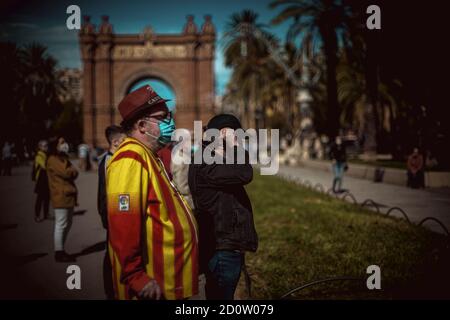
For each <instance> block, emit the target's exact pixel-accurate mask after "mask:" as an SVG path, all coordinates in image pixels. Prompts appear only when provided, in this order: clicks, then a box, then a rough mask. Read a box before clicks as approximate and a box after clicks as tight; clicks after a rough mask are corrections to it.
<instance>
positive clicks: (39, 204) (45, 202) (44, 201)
mask: <svg viewBox="0 0 450 320" xmlns="http://www.w3.org/2000/svg"><path fill="white" fill-rule="evenodd" d="M49 202H50V195H49V193H48V192H38V193H37V198H36V203H35V204H34V216H35V217H39V216H40V214H41V209H43V213H44V218H47V217H48V208H49Z"/></svg>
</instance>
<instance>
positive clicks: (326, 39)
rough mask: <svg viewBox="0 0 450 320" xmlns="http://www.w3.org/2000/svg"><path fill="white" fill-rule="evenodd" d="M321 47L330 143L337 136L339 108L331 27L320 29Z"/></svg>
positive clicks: (335, 42) (335, 46)
mask: <svg viewBox="0 0 450 320" xmlns="http://www.w3.org/2000/svg"><path fill="white" fill-rule="evenodd" d="M321 34H322V39H323V43H324V44H323V47H324V53H325V60H326V61H325V63H326V68H327V70H326V74H327V79H326V81H327V83H326V84H327V102H328V109H327V123H328V130H327V131H328V135H329V137H330V139H331V141H333V140H334V138H335V137H336V136H337V135H338V134H339V129H340V114H341V112H340V107H339V101H338V96H337V81H336V66H337V38H336V32H335V30H334V29H333V28H332V27H331V26H325V27H324V28H322V29H321Z"/></svg>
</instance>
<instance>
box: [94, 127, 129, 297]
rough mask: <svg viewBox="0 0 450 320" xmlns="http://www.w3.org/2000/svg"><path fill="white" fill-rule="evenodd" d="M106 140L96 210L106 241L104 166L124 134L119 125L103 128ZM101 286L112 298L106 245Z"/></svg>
mask: <svg viewBox="0 0 450 320" xmlns="http://www.w3.org/2000/svg"><path fill="white" fill-rule="evenodd" d="M105 136H106V140H107V141H108V145H109V147H108V151H107V152H105V153H104V154H103V155H102V156H101V157H100V162H99V165H98V192H97V210H98V213H99V215H100V218H101V220H102V225H103V228H105V229H106V241H108V207H107V196H106V166H107V164H108V162H109V160H110V159H111V157H112V155H113V154H114V152H116V150H117V148H118V147H119V145H120V144H121V143H122V142H123V140H124V139H125V137H126V135H125V133H124V131H123V129H122V128H121V127H119V126H115V125H112V126H109V127H107V128H106V130H105ZM103 287H104V289H105V294H106V298H107V299H108V300H112V299H114V287H113V283H112V266H111V260H110V259H109V252H108V247H106V253H105V257H104V259H103Z"/></svg>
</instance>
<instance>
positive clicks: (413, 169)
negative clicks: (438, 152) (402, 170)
mask: <svg viewBox="0 0 450 320" xmlns="http://www.w3.org/2000/svg"><path fill="white" fill-rule="evenodd" d="M406 167H407V170H408V171H407V175H408V182H407V186H408V187H411V188H425V178H424V172H423V171H424V170H423V169H424V163H423V156H422V155H421V154H420V153H419V149H418V148H414V149H413V153H412V154H411V155H409V157H408V162H407V163H406Z"/></svg>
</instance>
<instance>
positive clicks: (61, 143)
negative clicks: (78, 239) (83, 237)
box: [47, 137, 78, 262]
mask: <svg viewBox="0 0 450 320" xmlns="http://www.w3.org/2000/svg"><path fill="white" fill-rule="evenodd" d="M68 154H69V145H68V144H67V142H66V141H65V140H64V138H63V137H59V138H58V139H55V140H53V141H51V142H50V156H49V158H48V160H47V174H48V181H49V186H50V199H51V201H52V206H53V208H54V210H55V232H54V244H55V260H56V261H57V262H72V261H75V259H74V258H73V257H72V256H70V255H68V254H67V253H66V251H65V250H64V243H65V241H66V238H67V234H68V233H69V230H70V227H71V226H72V216H73V208H74V207H75V205H76V204H77V187H76V186H75V182H74V181H75V179H76V178H77V176H78V171H77V169H76V168H75V166H73V165H72V163H71V162H70V160H69V155H68Z"/></svg>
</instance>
